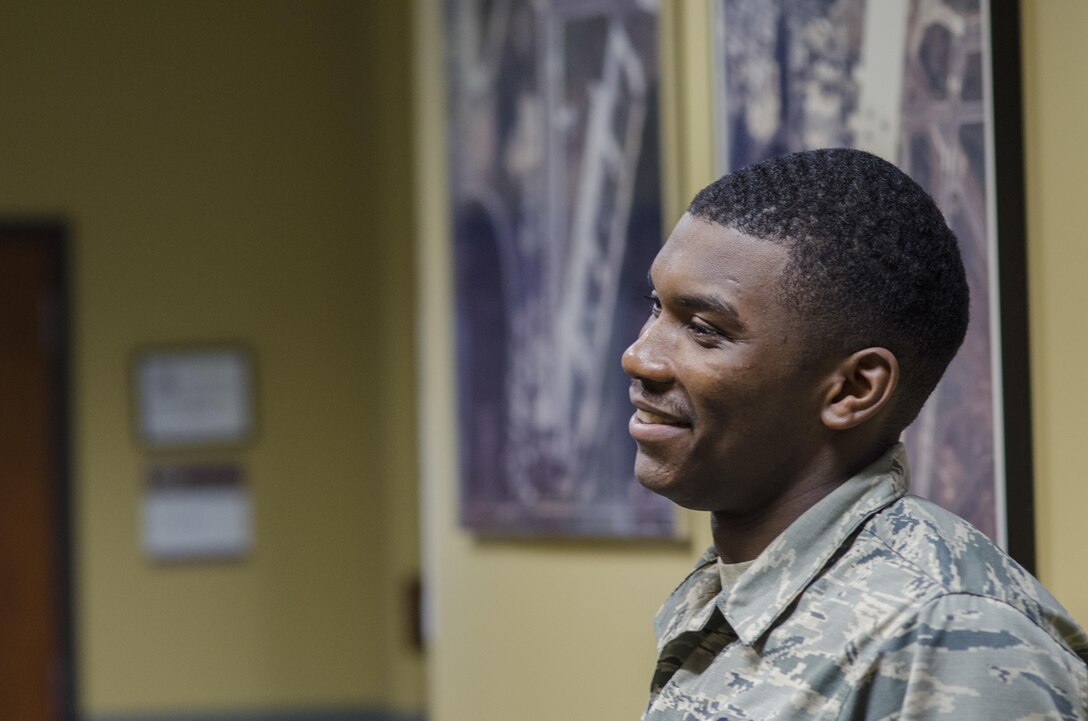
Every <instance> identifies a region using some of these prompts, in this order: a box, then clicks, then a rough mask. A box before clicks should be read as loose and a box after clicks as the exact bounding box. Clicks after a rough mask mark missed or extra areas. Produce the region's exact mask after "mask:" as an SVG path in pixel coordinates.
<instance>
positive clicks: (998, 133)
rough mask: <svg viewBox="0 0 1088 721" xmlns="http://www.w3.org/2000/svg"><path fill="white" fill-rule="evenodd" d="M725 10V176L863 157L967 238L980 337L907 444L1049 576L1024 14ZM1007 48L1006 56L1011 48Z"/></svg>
mask: <svg viewBox="0 0 1088 721" xmlns="http://www.w3.org/2000/svg"><path fill="white" fill-rule="evenodd" d="M991 5H994V6H997V5H999V3H997V2H993V3H990V2H987V1H986V0H760V1H759V2H753V1H752V0H714V3H713V9H714V20H713V23H712V25H713V47H714V60H713V67H714V71H715V81H714V96H715V98H714V106H715V133H716V139H715V141H716V142H715V147H716V156H717V164H718V168H719V170H720V172H722V173H725V172H728V171H730V170H733V169H737V168H740V167H743V166H745V165H748V164H750V163H753V162H758V161H760V160H763V159H765V158H768V157H771V156H774V155H780V154H782V153H787V152H793V151H796V150H804V149H809V148H818V147H857V148H862V149H865V150H869V151H871V152H873V153H875V154H877V155H880V156H882V157H884V158H885V159H887V160H890V161H891V162H893V163H895V164H896V165H898V166H899V167H900V168H902V169H903V170H904V171H905V172H907V173H908V174H909V175H910V176H911V177H913V178H914V179H915V180H916V181H917V182H918V183H919V184H921V185H922V186H923V187H924V188H926V190H927V191H928V192H929V193H930V194H931V195H932V196H933V197H934V199H935V200H936V201H937V204H938V206H940V208H941V210H942V212H943V213H944V215H945V217H946V219H947V221H948V224H949V226H950V227H951V228H952V230H953V231H954V232H955V233H956V236H957V237H958V238H959V241H960V248H961V252H962V254H963V259H964V265H965V267H966V270H967V276H968V282H969V285H970V288H971V325H970V328H969V330H968V335H967V338H966V340H965V341H964V344H963V347H962V348H961V349H960V352H959V354H958V356H957V357H956V359H955V360H954V361H953V362H952V364H951V365H950V366H949V368H948V371H947V372H946V373H945V376H944V379H943V380H942V381H941V383H940V385H938V387H937V389H936V390H935V391H934V393H933V395H932V396H931V398H930V399H929V401H928V402H927V404H926V406H925V408H924V409H923V410H922V412H921V414H920V415H919V417H918V419H917V420H916V421H915V422H914V424H912V425H911V427H910V428H908V429H907V430H906V432H905V434H904V440H905V441H906V444H907V448H908V453H909V454H910V463H911V489H912V492H914V493H917V494H919V495H922V496H926V497H928V498H930V499H932V500H934V501H936V502H937V503H939V504H941V505H942V506H945V507H946V508H948V509H949V510H951V511H953V512H955V513H957V514H959V515H960V516H962V517H964V518H966V519H968V520H969V521H971V522H972V523H973V524H974V525H975V526H977V527H978V528H979V529H980V530H982V531H983V532H985V533H986V534H987V535H989V536H991V537H992V538H993V539H995V540H996V541H997V542H998V543H999V544H1001V545H1003V546H1005V547H1006V548H1007V549H1008V550H1009V551H1010V552H1011V553H1012V555H1014V556H1015V557H1016V558H1017V560H1019V561H1020V562H1021V563H1022V564H1024V565H1025V566H1026V567H1028V568H1029V569H1030V568H1031V567H1032V565H1033V555H1034V548H1033V540H1032V509H1031V500H1030V499H1031V429H1030V424H1029V421H1028V419H1029V417H1030V407H1029V401H1028V392H1027V388H1028V373H1027V334H1026V311H1025V305H1026V295H1025V280H1024V261H1023V259H1024V230H1023V228H1024V225H1023V223H1024V221H1023V186H1022V183H1023V180H1022V176H1023V171H1022V160H1021V147H1020V125H1019V122H1020V121H1019V103H1020V97H1019V52H1018V42H1017V32H1018V31H1017V27H1016V25H1017V22H1016V4H1015V3H1014V2H1002V3H1000V8H999V9H998V10H994V11H991ZM995 48H997V49H1000V52H995Z"/></svg>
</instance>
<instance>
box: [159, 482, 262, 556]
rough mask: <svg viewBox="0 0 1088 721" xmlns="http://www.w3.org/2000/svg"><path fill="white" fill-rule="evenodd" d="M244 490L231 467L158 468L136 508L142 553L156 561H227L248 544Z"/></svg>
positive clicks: (248, 511)
mask: <svg viewBox="0 0 1088 721" xmlns="http://www.w3.org/2000/svg"><path fill="white" fill-rule="evenodd" d="M252 505H253V504H252V501H251V499H250V496H249V491H248V490H247V489H246V488H245V486H244V485H243V484H242V483H241V472H240V470H239V469H238V468H237V466H232V465H218V466H160V467H157V468H154V469H152V470H151V472H150V473H149V475H148V484H147V488H146V490H145V492H144V499H143V506H142V508H141V529H142V534H141V535H142V541H143V548H144V552H145V553H146V554H147V555H148V556H150V557H151V558H154V559H158V560H183V559H190V558H191V559H200V558H233V557H240V556H243V555H245V554H246V553H247V552H248V551H249V549H250V547H251V545H252V542H253V511H252Z"/></svg>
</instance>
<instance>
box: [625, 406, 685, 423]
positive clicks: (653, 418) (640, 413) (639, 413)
mask: <svg viewBox="0 0 1088 721" xmlns="http://www.w3.org/2000/svg"><path fill="white" fill-rule="evenodd" d="M635 418H637V419H638V421H639V422H640V423H658V424H662V425H666V426H684V425H687V424H686V423H683V422H682V421H679V420H677V419H675V418H671V417H670V416H665V415H662V414H660V413H655V412H654V411H646V410H643V409H641V408H639V409H637V410H636V411H635Z"/></svg>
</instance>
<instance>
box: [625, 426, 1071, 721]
mask: <svg viewBox="0 0 1088 721" xmlns="http://www.w3.org/2000/svg"><path fill="white" fill-rule="evenodd" d="M906 489H907V470H906V454H905V452H904V449H903V447H902V445H897V446H895V447H894V448H893V449H892V450H890V451H889V452H888V453H887V454H886V455H885V456H884V457H883V458H882V459H881V460H879V461H878V462H877V463H875V464H873V465H872V466H871V467H870V468H868V469H866V471H865V472H863V473H861V474H859V475H858V476H856V477H854V478H852V479H850V480H849V481H847V482H846V483H844V484H843V485H842V486H840V487H839V488H837V489H836V490H835V491H833V492H832V493H831V494H829V495H828V496H826V497H825V498H823V499H822V500H821V501H820V502H819V503H817V504H816V505H815V506H813V507H812V508H810V509H809V510H808V511H807V512H806V513H805V514H803V515H802V516H801V517H800V518H799V519H797V520H796V521H795V522H794V523H793V524H792V525H791V526H790V527H789V528H787V529H786V530H785V531H784V532H783V533H782V534H781V535H780V536H779V537H778V538H777V539H775V541H774V542H773V543H772V544H771V545H770V546H768V547H767V549H766V550H764V552H763V553H762V554H760V556H759V557H758V558H757V559H756V560H755V562H754V563H753V564H752V565H751V567H749V568H748V569H747V570H746V571H745V572H744V573H743V575H741V576H740V577H739V578H738V579H737V580H736V581H735V583H733V584H732V585H731V586H730V587H729V588H727V589H726V590H724V591H723V590H722V588H721V580H720V576H719V572H718V568H717V554H716V553H715V552H714V549H713V548H711V549H710V550H708V551H707V552H706V553H705V554H704V555H703V557H702V558H701V559H700V561H699V563H698V564H697V565H696V567H695V570H694V571H693V572H692V573H691V575H689V576H688V577H687V578H686V579H685V580H684V582H683V583H681V584H680V586H679V587H678V588H677V589H676V590H675V591H674V592H673V593H672V595H670V596H669V598H668V599H667V600H666V602H665V604H664V606H663V607H662V608H661V611H660V612H659V613H658V615H657V617H656V619H655V621H654V625H655V630H656V633H657V638H658V653H659V657H658V663H657V669H656V672H655V674H654V678H653V681H652V684H651V698H650V704H649V706H648V708H647V709H646V712H645V714H644V715H643V719H644V721H739V720H740V719H759V720H761V721H767V720H769V719H851V720H855V721H856V720H861V719H864V720H866V721H869V720H875V719H889V720H891V719H894V720H896V721H913V720H916V719H955V720H956V721H973V720H976V719H977V720H978V721H1002V720H1003V719H1009V720H1011V719H1021V720H1022V721H1041V720H1042V719H1055V720H1058V719H1061V720H1063V721H1064V720H1067V719H1069V720H1072V719H1077V720H1084V719H1088V667H1086V665H1085V662H1086V660H1088V637H1086V635H1085V633H1084V631H1082V630H1081V629H1080V628H1079V627H1078V626H1077V624H1076V623H1075V622H1074V621H1073V620H1072V619H1071V618H1070V617H1069V615H1068V614H1067V612H1066V611H1065V610H1064V609H1062V608H1061V606H1060V605H1058V602H1057V601H1055V600H1054V598H1053V597H1052V596H1051V595H1050V594H1049V593H1048V592H1047V591H1046V590H1045V589H1044V588H1043V587H1042V586H1041V585H1040V584H1039V583H1038V581H1036V580H1035V579H1034V578H1032V577H1031V576H1030V575H1029V574H1028V573H1027V572H1026V571H1024V570H1023V569H1022V568H1021V567H1020V566H1018V565H1017V564H1016V563H1015V562H1014V561H1012V560H1011V559H1010V558H1009V557H1008V556H1007V555H1005V554H1004V553H1003V552H1002V551H1001V550H1000V549H998V548H997V547H996V546H994V545H993V544H992V543H991V542H990V541H989V540H988V539H987V538H986V537H985V536H983V535H982V534H981V533H979V532H978V531H977V530H975V529H974V528H973V527H972V526H970V525H969V524H968V523H967V522H965V521H963V520H961V519H959V518H957V517H956V516H954V515H952V514H950V513H948V512H946V511H944V510H942V509H940V508H938V507H937V506H935V505H933V504H932V503H929V502H928V501H925V500H922V499H920V498H917V497H913V496H907V495H905V494H906Z"/></svg>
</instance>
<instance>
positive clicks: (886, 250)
mask: <svg viewBox="0 0 1088 721" xmlns="http://www.w3.org/2000/svg"><path fill="white" fill-rule="evenodd" d="M688 212H689V213H690V214H691V215H693V216H695V217H697V218H700V219H702V220H705V221H709V222H712V223H716V224H718V225H721V226H724V227H728V228H732V229H734V230H736V231H739V232H741V233H744V234H745V235H748V236H751V237H754V238H758V239H763V240H768V241H771V242H775V243H780V244H782V245H784V246H785V247H786V248H787V249H788V260H787V264H786V267H785V270H784V271H783V273H782V278H781V279H780V284H781V290H782V294H783V298H784V299H785V301H786V302H787V303H788V304H789V305H790V306H792V307H793V308H794V309H796V310H797V311H799V312H800V316H801V320H802V322H803V323H804V324H805V325H806V327H807V328H808V332H807V333H806V335H807V338H806V341H807V343H808V344H809V346H810V348H811V349H812V351H813V352H816V353H828V352H847V353H852V352H854V351H856V350H861V349H862V348H867V347H872V346H880V347H884V348H887V349H888V350H890V351H891V352H892V353H894V354H895V357H896V359H897V360H898V361H899V367H900V387H899V388H900V389H899V393H898V394H897V395H898V398H897V399H896V401H895V403H894V405H893V407H892V414H891V416H890V423H891V425H893V426H895V427H894V428H893V429H892V430H895V431H896V432H898V431H900V430H902V429H903V428H905V427H906V426H907V425H909V424H910V422H911V421H912V420H914V418H915V416H917V415H918V411H919V410H921V408H922V405H923V404H924V403H925V400H926V398H928V397H929V394H930V393H931V392H932V391H933V388H934V387H935V386H936V385H937V381H939V380H940V378H941V375H942V374H943V373H944V370H945V368H946V367H947V366H948V364H949V362H950V361H951V360H952V357H953V356H955V355H956V351H957V350H958V349H959V347H960V344H961V343H963V338H964V335H965V334H966V332H967V323H968V314H969V311H968V301H969V291H968V288H967V277H966V274H965V272H964V268H963V260H962V259H961V258H960V251H959V246H958V244H957V242H956V236H955V234H954V233H953V232H952V231H951V230H950V229H949V228H948V224H947V223H946V222H945V219H944V216H943V215H942V214H941V211H940V210H939V209H938V208H937V204H936V203H935V202H934V201H933V199H932V198H931V197H930V196H929V194H928V193H926V191H925V190H923V189H922V188H921V186H919V185H918V184H917V183H915V182H914V181H913V180H911V179H910V178H909V177H908V176H907V175H906V174H905V173H903V172H902V171H901V170H899V169H898V168H897V167H895V166H894V165H892V164H891V163H889V162H887V161H886V160H883V159H881V158H879V157H877V156H875V155H872V154H871V153H866V152H864V151H860V150H851V149H845V148H827V149H823V150H811V151H804V152H800V153H792V154H789V155H783V156H780V157H777V158H772V159H770V160H767V161H764V162H761V163H757V164H755V165H750V166H748V167H746V168H743V169H741V170H738V171H737V172H735V173H732V174H730V175H726V176H724V177H722V178H720V179H719V180H717V181H715V182H714V183H711V184H710V185H709V186H707V187H706V188H704V189H703V190H702V191H701V192H700V193H699V194H698V195H696V196H695V199H694V200H693V201H692V202H691V205H690V206H689V207H688Z"/></svg>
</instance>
